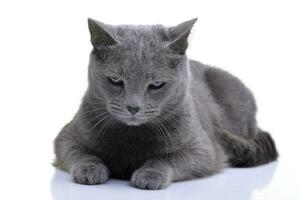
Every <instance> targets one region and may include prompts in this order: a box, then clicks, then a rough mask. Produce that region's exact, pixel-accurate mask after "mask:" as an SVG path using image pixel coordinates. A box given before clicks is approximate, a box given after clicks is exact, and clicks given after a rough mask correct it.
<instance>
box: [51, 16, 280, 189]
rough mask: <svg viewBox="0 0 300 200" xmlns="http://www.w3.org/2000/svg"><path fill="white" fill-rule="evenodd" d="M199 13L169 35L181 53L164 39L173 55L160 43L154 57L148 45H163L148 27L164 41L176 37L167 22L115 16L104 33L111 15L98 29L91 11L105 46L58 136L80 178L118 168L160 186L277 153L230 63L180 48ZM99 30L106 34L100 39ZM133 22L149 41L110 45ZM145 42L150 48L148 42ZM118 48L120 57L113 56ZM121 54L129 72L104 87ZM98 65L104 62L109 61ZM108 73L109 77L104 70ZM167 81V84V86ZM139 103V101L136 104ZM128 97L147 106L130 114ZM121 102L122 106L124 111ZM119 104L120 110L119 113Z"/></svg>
mask: <svg viewBox="0 0 300 200" xmlns="http://www.w3.org/2000/svg"><path fill="white" fill-rule="evenodd" d="M97 23H98V24H97ZM97 23H96V25H99V22H97ZM193 23H194V21H189V22H185V23H183V24H181V25H179V26H177V28H176V27H175V28H173V30H172V31H173V32H176V31H178V32H179V33H180V34H178V35H177V36H176V37H175V39H174V40H173V41H172V42H171V43H170V44H172V45H173V44H175V45H174V46H172V52H171V54H174V55H173V57H168V56H170V51H169V50H170V49H168V50H167V52H166V50H165V49H159V48H158V47H157V49H159V50H160V51H163V53H166V56H165V57H164V58H162V57H159V56H161V54H162V52H158V53H159V54H157V55H155V51H156V50H154V53H153V55H154V56H153V57H151V59H149V57H150V56H149V55H152V54H151V53H152V52H153V51H152V50H149V49H151V48H152V47H153V46H154V47H155V45H156V43H157V39H156V40H154V41H155V42H153V41H152V44H151V42H150V43H146V42H145V43H144V44H143V39H144V38H143V36H144V37H145V38H147V37H149V36H148V35H147V34H149V35H151V36H153V29H154V30H155V32H157V33H158V34H161V35H163V36H161V37H164V39H163V40H162V41H161V40H159V41H160V42H164V43H163V44H164V45H163V48H165V47H166V46H167V45H166V44H168V43H169V42H168V43H166V42H165V41H168V40H170V38H169V37H166V35H167V36H168V33H166V32H167V31H166V30H167V29H166V28H165V27H160V26H158V27H155V28H149V27H129V28H128V27H121V28H119V29H117V31H115V30H110V31H111V32H109V31H108V30H109V29H111V28H110V27H109V26H108V27H106V28H105V31H104V33H103V26H106V25H104V24H100V25H101V26H100V27H102V28H101V30H100V31H99V29H97V31H95V23H94V21H89V25H90V31H91V35H92V44H93V45H94V47H95V46H96V47H97V46H98V45H99V43H100V44H102V45H103V46H102V47H101V48H100V50H99V49H96V50H95V49H94V50H93V51H92V53H91V59H90V70H89V88H88V90H87V92H86V94H85V96H84V98H83V100H82V104H81V107H80V109H79V111H78V113H77V114H76V115H75V117H74V119H73V120H72V121H71V122H70V123H69V124H67V125H66V126H65V127H64V128H63V129H62V131H61V132H60V134H59V136H58V137H57V138H56V140H55V151H56V158H57V159H56V165H57V166H59V167H60V168H63V169H65V170H67V171H69V172H71V174H72V176H73V179H74V180H75V182H78V183H83V184H97V183H103V182H105V181H106V180H107V179H108V177H111V178H118V179H131V182H132V184H133V185H134V186H136V187H139V188H144V189H160V188H164V187H166V186H167V185H168V184H169V183H170V182H172V181H180V180H187V179H192V178H196V177H204V176H208V175H211V174H215V173H217V172H219V171H220V170H221V169H223V168H224V167H226V166H227V165H231V166H236V167H249V166H256V165H259V164H263V163H267V162H270V161H272V160H275V159H276V158H277V152H276V149H275V145H274V143H273V140H272V138H271V137H270V136H269V135H268V133H265V132H262V131H260V130H259V129H258V128H257V125H256V121H255V113H256V105H255V101H254V98H253V96H252V94H251V92H250V91H249V90H248V89H247V88H246V87H245V86H244V85H243V84H242V83H241V82H240V81H239V80H238V79H237V78H236V77H234V76H232V75H230V74H229V73H227V72H224V71H222V70H220V69H217V68H214V67H210V66H206V65H203V64H201V63H199V62H196V61H192V60H187V58H186V56H185V55H183V54H182V50H183V51H185V49H186V47H187V43H186V39H187V36H188V34H189V31H190V29H191V27H192V24H193ZM97 28H99V27H97ZM174 29H176V30H174ZM186 30H187V31H186ZM95 32H96V35H97V36H99V34H100V35H101V37H100V39H99V37H98V39H97V40H96V42H95V40H94V39H95V37H93V36H94V35H93V34H95ZM127 32H131V34H133V36H130V37H131V39H132V38H133V40H132V41H131V39H128V41H129V40H130V41H131V42H129V43H128V44H129V45H130V46H129V47H132V46H134V45H135V44H136V42H137V41H138V42H137V44H138V45H140V46H143V47H141V50H136V51H135V50H131V51H130V53H128V54H126V50H122V45H121V47H119V49H118V50H112V49H111V48H113V47H111V46H114V45H115V41H119V42H120V40H122V39H121V38H122V37H126V36H124V35H126V33H127ZM108 33H109V35H107V34H108ZM111 34H112V35H114V37H113V36H112V35H111ZM184 34H187V35H186V36H185V35H184ZM137 36H139V37H137ZM118 37H119V39H118ZM155 37H157V36H155ZM165 37H166V38H165ZM103 38H104V39H103ZM137 38H138V39H137ZM148 40H149V41H151V39H149V38H147V41H148ZM123 41H124V40H123ZM145 41H146V40H145ZM174 41H175V43H174ZM153 43H154V44H153ZM120 44H122V41H121V42H120ZM128 44H127V45H128ZM141 44H142V45H141ZM147 44H150V45H149V46H147ZM100 46H101V45H100ZM140 46H138V47H140ZM126 47H127V48H125V49H128V46H126ZM160 48H162V47H161V46H160ZM168 48H171V47H170V46H168ZM144 49H147V51H145V52H143V50H144ZM118 51H119V52H118ZM116 52H117V53H116ZM124 52H125V53H124ZM132 52H134V56H132V55H131V53H132ZM141 52H142V53H141ZM178 52H180V53H179V54H176V53H178ZM110 55H111V56H113V57H112V60H111V61H110V62H109V64H108V63H107V62H108V61H107V59H109V56H110ZM122 55H126V58H123V57H122ZM158 55H159V56H158ZM116 57H117V58H118V59H116ZM130 58H131V59H132V60H131V62H130ZM116 60H117V61H116ZM124 60H126V64H124V62H123V61H124ZM157 61H158V62H157ZM166 61H167V62H166ZM120 62H122V66H121V67H120V65H119V66H118V67H119V68H122V70H123V75H122V76H123V77H122V79H123V80H122V82H121V81H120V80H119V79H116V78H115V77H113V80H109V81H107V82H110V83H111V84H113V86H111V87H112V88H110V89H109V91H105V89H103V88H105V87H110V85H109V83H106V82H105V83H103V82H101V81H99V80H101V79H102V78H101V76H102V74H105V73H106V70H107V69H106V68H113V67H115V66H116V65H118V63H120ZM143 62H145V63H146V64H145V63H143ZM128 63H130V65H128ZM153 63H158V64H156V65H153ZM170 63H171V64H170ZM125 65H127V68H126V66H125ZM133 65H135V66H133ZM143 65H144V66H143ZM158 65H161V66H158ZM163 65H170V66H165V67H170V68H165V69H164V70H163V71H160V73H159V74H160V75H159V76H160V79H162V80H167V81H164V82H163V83H157V82H155V84H154V86H153V85H152V83H151V80H152V79H155V77H154V76H152V75H155V74H156V73H157V71H159V70H160V69H162V68H163V67H162V66H163ZM95 66H103V68H102V71H101V72H99V71H98V70H99V69H97V68H96V69H95V68H94V67H95ZM145 66H146V67H145ZM105 67H106V68H105ZM156 67H160V68H156ZM124 68H125V71H126V70H128V71H127V73H126V72H124ZM140 68H142V70H143V71H141V70H139V69H140ZM153 69H155V70H153ZM109 70H111V69H109ZM168 70H174V71H175V72H174V71H168ZM112 71H113V72H115V71H116V68H115V69H114V70H112ZM146 72H147V73H146ZM97 73H98V74H97ZM111 73H112V72H111V71H110V72H109V73H108V72H107V74H111ZM164 73H168V76H169V77H168V76H167V75H166V74H164ZM173 73H174V74H173ZM162 74H163V75H165V76H162ZM170 74H172V76H170ZM156 75H157V76H158V74H156ZM120 76H121V75H120ZM149 76H150V78H149ZM115 79H116V80H115ZM129 80H130V81H129ZM143 80H144V81H146V80H147V81H149V80H150V85H148V83H147V86H145V87H143ZM97 81H99V82H97ZM102 81H106V76H105V78H104V79H103V80H102ZM172 81H174V82H172ZM100 82H101V83H100ZM133 82H134V83H135V84H132V83H133ZM147 87H149V88H150V89H149V88H147ZM100 88H102V89H100ZM145 88H146V89H145ZM162 88H163V90H164V91H161V93H160V92H159V90H162ZM164 88H165V89H164ZM111 90H113V92H112V91H111ZM122 90H124V91H123V92H122ZM148 90H149V91H148ZM110 92H112V93H110ZM104 93H105V94H104ZM148 93H149V94H148ZM116 94H117V95H116ZM114 95H115V96H114ZM117 96H118V97H117ZM121 97H122V98H124V99H122V100H121ZM107 99H109V101H108V100H107ZM112 99H114V100H112ZM141 99H142V100H141ZM155 101H156V102H155ZM108 102H110V103H108ZM124 102H125V103H124ZM123 104H124V105H123ZM128 105H130V106H128ZM135 105H139V107H138V109H135V108H136V107H134V106H135ZM143 106H144V107H145V108H143ZM124 107H126V108H127V109H128V111H126V112H128V113H129V112H130V113H132V116H138V115H139V113H143V115H142V114H141V116H140V117H139V118H140V119H135V117H129V118H128V117H127V116H128V115H127V114H126V118H125V117H124V116H125V115H124V114H123V113H124V112H125V111H124V110H123V108H124ZM109 109H111V110H109ZM143 109H144V110H143ZM107 110H108V111H107ZM120 112H122V116H118V115H119V114H120ZM114 113H119V114H118V115H117V114H115V115H116V116H114ZM120 115H121V114H120ZM123 115H124V116H123ZM130 116H131V115H130ZM147 116H149V117H148V118H147ZM122 117H124V118H122ZM136 118H138V117H136Z"/></svg>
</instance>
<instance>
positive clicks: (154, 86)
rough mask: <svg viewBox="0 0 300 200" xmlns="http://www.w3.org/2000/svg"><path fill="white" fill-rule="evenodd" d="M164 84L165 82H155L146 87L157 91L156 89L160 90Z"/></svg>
mask: <svg viewBox="0 0 300 200" xmlns="http://www.w3.org/2000/svg"><path fill="white" fill-rule="evenodd" d="M165 84H166V82H163V81H156V82H153V83H151V84H150V85H149V86H148V87H149V89H152V90H157V89H160V88H162V87H163V86H164V85H165Z"/></svg>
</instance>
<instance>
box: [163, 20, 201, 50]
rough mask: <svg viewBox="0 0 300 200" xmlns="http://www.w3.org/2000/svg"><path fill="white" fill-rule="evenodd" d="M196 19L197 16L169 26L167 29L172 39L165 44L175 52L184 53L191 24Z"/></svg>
mask: <svg viewBox="0 0 300 200" xmlns="http://www.w3.org/2000/svg"><path fill="white" fill-rule="evenodd" d="M196 21H197V18H194V19H191V20H189V21H186V22H183V23H181V24H179V25H177V26H174V27H171V28H170V30H169V33H170V37H171V39H172V41H171V42H170V43H169V44H168V45H167V47H168V48H170V49H172V50H173V51H174V52H175V53H178V54H185V51H186V49H187V47H188V36H189V35H190V33H191V30H192V28H193V25H194V24H195V22H196Z"/></svg>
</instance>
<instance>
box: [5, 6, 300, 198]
mask: <svg viewBox="0 0 300 200" xmlns="http://www.w3.org/2000/svg"><path fill="white" fill-rule="evenodd" d="M299 4H300V2H299V1H298V0H251V1H240V0H226V1H224V0H209V1H207V0H205V1H201V0H194V1H192V0H191V1H182V0H164V1H162V0H151V1H141V0H122V1H115V0H110V1H100V0H91V1H74V0H64V1H61V0H51V1H41V0H27V1H22V0H10V1H0V95H1V96H0V173H1V175H0V199H2V200H10V199H12V200H21V199H30V200H50V199H52V200H80V199H82V200H93V199H97V200H98V199H104V200H110V199H124V200H125V199H130V200H134V199H137V200H144V199H145V200H147V199H149V200H150V199H151V200H160V199H167V200H176V199H180V200H186V199H195V200H211V199H212V200H214V199H216V200H299V199H300V184H299V181H300V170H299V169H300V156H299V152H300V150H299V147H300V131H299V120H300V117H299V113H300V94H299V91H300V78H299V76H300V58H299V52H300V37H299V36H300V26H299V24H300V23H299V19H300V12H299V10H300V6H299ZM87 17H93V18H95V19H99V20H101V21H103V22H106V23H112V24H123V23H131V24H153V23H162V24H166V25H175V24H178V23H179V22H182V21H184V20H187V19H191V18H194V17H198V18H199V20H198V22H197V23H196V25H195V27H194V29H193V32H192V35H191V37H190V41H191V42H190V44H191V45H190V48H189V51H188V55H189V57H190V58H193V59H196V60H200V61H202V62H204V63H208V64H213V65H215V66H219V67H222V68H223V69H225V70H228V71H230V72H231V73H233V74H235V75H236V76H238V77H239V78H240V79H241V80H242V81H243V82H244V83H245V84H246V85H247V86H248V87H250V89H251V90H252V91H253V92H254V94H255V96H256V99H257V104H258V109H259V112H258V115H257V117H258V122H259V124H260V126H261V127H262V128H263V129H265V130H267V131H269V132H270V133H271V134H272V136H273V137H274V139H275V141H276V143H277V146H278V150H279V153H280V159H279V161H278V162H274V163H271V164H268V165H265V166H261V167H257V168H250V169H226V170H224V171H223V172H222V173H220V174H217V175H215V176H212V177H209V178H205V179H199V180H194V181H186V182H180V183H174V184H171V185H170V187H169V188H167V189H165V190H162V191H143V190H138V189H135V188H132V187H131V186H130V185H129V182H127V181H118V180H110V181H109V182H108V183H107V184H104V185H97V186H83V185H77V184H74V183H72V182H71V179H70V177H69V175H68V174H66V173H64V172H61V171H58V170H55V169H54V168H53V167H52V166H51V162H52V160H53V158H54V155H53V146H52V141H53V140H54V138H55V136H56V135H57V133H58V132H59V130H60V129H61V127H62V126H63V125H64V124H65V123H67V122H68V121H69V120H71V119H72V117H73V115H74V113H75V112H76V110H77V109H78V106H79V103H80V100H81V97H82V95H83V93H84V91H85V89H86V86H87V81H86V74H87V63H88V52H89V51H90V49H91V45H90V44H89V34H88V29H87V22H86V19H87Z"/></svg>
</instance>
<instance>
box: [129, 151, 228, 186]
mask: <svg viewBox="0 0 300 200" xmlns="http://www.w3.org/2000/svg"><path fill="white" fill-rule="evenodd" d="M198 147H199V146H198ZM198 147H196V146H195V148H190V149H186V150H184V151H180V152H179V153H173V154H170V155H166V156H164V157H161V158H156V159H151V160H148V161H147V162H146V163H145V164H144V165H143V166H142V167H140V168H139V169H137V170H136V171H135V172H134V173H133V175H132V177H131V183H132V185H133V186H135V187H137V188H141V189H150V190H157V189H162V188H165V187H167V186H168V185H169V184H170V183H171V182H174V181H182V180H189V179H193V178H196V177H205V176H209V175H212V174H215V173H217V172H219V171H220V170H221V169H222V168H224V167H225V158H223V159H220V160H216V157H215V152H214V151H213V150H212V149H205V150H200V149H199V148H198Z"/></svg>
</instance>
